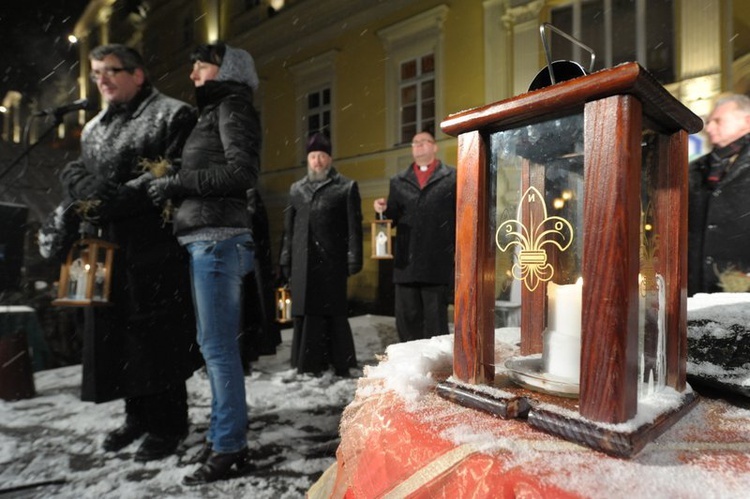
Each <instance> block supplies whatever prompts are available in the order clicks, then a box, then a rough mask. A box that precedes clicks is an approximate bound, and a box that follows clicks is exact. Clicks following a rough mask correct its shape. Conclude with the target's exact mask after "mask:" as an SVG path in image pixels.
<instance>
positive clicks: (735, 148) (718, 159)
mask: <svg viewBox="0 0 750 499" xmlns="http://www.w3.org/2000/svg"><path fill="white" fill-rule="evenodd" d="M748 143H750V134H746V135H743V136H742V137H740V138H739V139H737V140H735V141H734V142H732V143H731V144H728V145H726V146H724V147H715V148H714V150H713V151H711V155H710V156H709V158H708V174H707V175H706V184H708V186H709V187H710V188H711V189H714V188H715V187H716V186H717V185H718V183H719V182H720V181H721V179H722V178H724V174H726V172H727V170H729V167H730V166H732V163H734V158H735V157H736V156H737V155H738V154H739V153H741V152H742V150H743V149H744V148H745V147H746V146H747V145H748Z"/></svg>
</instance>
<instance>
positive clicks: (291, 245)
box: [279, 133, 362, 376]
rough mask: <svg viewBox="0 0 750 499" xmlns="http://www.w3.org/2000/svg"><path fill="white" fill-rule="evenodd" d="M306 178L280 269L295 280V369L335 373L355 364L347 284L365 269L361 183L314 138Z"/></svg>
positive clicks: (289, 218) (297, 188) (294, 193)
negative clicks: (347, 174) (336, 163)
mask: <svg viewBox="0 0 750 499" xmlns="http://www.w3.org/2000/svg"><path fill="white" fill-rule="evenodd" d="M307 152H308V154H307V171H308V173H307V175H306V176H305V177H304V178H303V179H301V180H298V181H297V182H295V183H294V184H292V187H291V189H290V190H289V205H288V206H287V208H286V211H285V216H284V237H283V241H282V249H281V256H280V258H279V264H280V265H281V268H282V270H283V272H284V274H285V275H287V276H289V277H290V279H291V292H292V316H293V317H294V337H293V339H292V367H296V368H297V370H298V371H299V372H310V373H320V372H321V371H323V370H325V369H327V368H328V365H329V364H332V365H333V367H334V370H335V372H336V374H337V375H340V376H348V375H349V369H350V368H351V367H356V365H357V358H356V355H355V351H354V340H353V337H352V330H351V327H350V325H349V321H348V319H347V312H348V305H347V293H346V280H347V278H348V277H349V276H350V275H354V274H356V273H357V272H359V271H360V270H361V269H362V205H361V199H360V196H359V188H358V186H357V183H356V182H354V181H353V180H350V179H348V178H346V177H344V176H343V175H341V174H339V173H338V172H337V171H336V169H335V168H333V166H332V159H331V144H330V141H329V140H328V139H327V138H326V136H325V135H323V134H321V133H319V134H315V135H313V136H312V137H311V138H310V140H309V141H308V145H307Z"/></svg>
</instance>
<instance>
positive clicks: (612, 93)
mask: <svg viewBox="0 0 750 499" xmlns="http://www.w3.org/2000/svg"><path fill="white" fill-rule="evenodd" d="M702 126H703V123H702V121H701V119H700V118H698V117H697V116H696V115H694V114H693V113H692V112H690V110H688V109H687V108H686V107H684V106H683V105H682V104H681V103H680V102H679V101H677V100H676V99H675V98H674V97H672V96H671V95H670V94H669V92H667V91H666V89H664V88H663V87H662V86H661V85H660V84H659V83H658V82H657V81H656V80H655V79H654V78H653V76H651V75H650V74H649V73H648V72H647V71H646V70H644V69H643V68H642V67H641V66H639V65H638V64H637V63H627V64H621V65H619V66H617V67H615V68H612V69H607V70H602V71H598V72H596V73H592V74H590V75H585V76H581V77H578V78H575V79H571V80H568V81H564V82H562V83H557V84H556V85H551V86H548V87H546V88H542V89H539V90H534V91H531V92H528V93H526V94H521V95H519V96H516V97H513V98H510V99H508V100H505V101H502V102H499V103H495V104H490V105H487V106H484V107H481V108H477V109H473V110H468V111H463V112H461V113H457V114H455V115H452V116H450V117H449V118H448V119H447V120H445V121H444V122H443V123H442V129H443V131H444V132H446V133H448V134H450V135H455V136H457V137H458V168H457V171H458V186H459V190H458V202H457V214H456V217H457V222H458V223H457V233H456V291H455V311H456V312H455V317H456V324H455V342H454V358H453V379H452V380H451V381H446V382H444V383H441V384H439V385H438V393H439V394H440V395H442V396H445V397H446V398H449V399H451V400H455V401H457V402H458V403H462V404H463V405H467V406H470V407H475V408H478V409H486V408H488V407H491V408H492V411H491V412H493V413H495V414H496V415H500V416H502V417H514V418H524V419H526V420H527V421H528V423H529V424H530V425H532V426H534V427H535V428H539V429H542V430H544V431H548V432H550V433H553V434H556V435H559V436H561V437H563V438H567V439H570V440H573V441H575V442H578V443H581V444H585V445H588V446H591V447H593V448H596V449H599V450H602V451H604V452H607V453H610V454H614V455H617V456H623V457H630V456H632V455H634V454H635V453H637V452H639V451H640V450H641V449H642V448H643V446H645V445H646V444H647V443H648V442H649V441H651V440H653V439H654V438H656V436H658V435H659V434H661V433H663V432H664V431H665V430H666V429H667V428H669V426H670V425H672V424H673V423H674V422H676V421H677V420H678V419H679V418H680V417H682V416H683V415H684V414H685V413H686V412H687V411H688V410H690V409H691V408H692V407H693V405H694V404H695V402H696V395H695V393H694V392H693V391H692V390H690V389H689V387H687V385H686V360H687V322H686V321H687V319H686V292H685V288H686V281H687V280H686V275H687V265H686V262H687V258H686V254H687V244H686V243H687V223H686V222H685V220H686V219H687V216H686V215H687V176H686V172H687V169H686V167H685V165H686V164H687V138H688V134H689V133H695V132H697V131H699V130H700V129H701V128H702ZM497 276H502V277H503V278H505V276H512V278H513V279H514V280H518V281H520V285H521V300H520V302H521V304H520V307H521V318H520V352H519V353H520V355H519V356H517V357H512V358H500V359H496V358H495V342H494V327H493V325H494V324H493V319H494V304H495V300H496V292H497V289H496V279H497ZM496 370H497V374H498V376H496ZM506 381H508V383H506ZM470 385H492V386H495V387H500V388H501V390H498V391H497V393H493V394H492V395H486V394H487V393H488V392H489V390H486V389H485V390H476V389H472V388H471V386H470ZM529 390H531V391H532V392H531V393H532V395H529ZM538 400H543V402H544V403H543V404H541V403H538ZM650 406H654V407H658V409H656V410H654V412H655V413H656V415H655V416H654V417H653V418H652V419H651V420H649V421H645V422H644V420H645V419H647V418H645V416H644V414H646V413H647V412H648V411H649V407H650Z"/></svg>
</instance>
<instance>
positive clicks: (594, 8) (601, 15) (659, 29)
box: [550, 0, 675, 84]
mask: <svg viewBox="0 0 750 499" xmlns="http://www.w3.org/2000/svg"><path fill="white" fill-rule="evenodd" d="M674 16H675V14H674V1H673V0H649V1H648V2H646V0H575V1H573V2H570V3H568V4H567V5H563V6H560V7H554V8H553V9H552V11H551V16H550V22H551V23H552V25H553V26H554V27H556V28H558V29H560V30H562V31H564V32H566V33H568V34H570V35H572V36H574V37H576V38H577V39H579V40H580V41H581V42H583V43H585V44H586V45H588V46H589V47H591V48H592V49H593V50H594V52H596V58H597V62H596V64H595V67H594V70H599V69H603V68H609V67H613V66H615V65H617V64H620V63H623V62H630V61H637V62H639V63H640V64H641V65H642V66H644V67H645V68H646V69H648V70H649V72H651V73H652V74H653V75H654V76H655V77H656V78H657V79H658V80H659V81H660V82H661V83H663V84H666V83H672V82H674V80H675V68H674V61H675V57H674V50H675V43H674V38H675V31H674ZM555 36H556V35H554V34H553V35H552V38H551V40H552V43H551V46H552V60H558V59H566V60H575V61H578V62H581V63H582V65H583V66H584V67H585V68H586V69H587V70H588V58H587V57H588V54H586V53H583V54H581V53H580V52H579V51H578V50H577V48H576V47H575V46H574V45H573V44H571V43H569V42H567V41H566V40H565V39H563V38H554V37H555Z"/></svg>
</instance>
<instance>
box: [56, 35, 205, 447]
mask: <svg viewBox="0 0 750 499" xmlns="http://www.w3.org/2000/svg"><path fill="white" fill-rule="evenodd" d="M89 58H90V59H91V79H92V81H93V82H94V83H96V86H97V88H98V89H99V93H100V94H101V96H102V99H103V101H104V102H106V103H107V107H106V108H105V109H104V110H102V111H101V112H100V113H99V114H97V115H96V116H95V117H94V118H93V119H92V120H91V121H89V122H88V123H86V126H85V127H84V129H83V133H82V135H81V156H80V158H78V159H77V160H75V161H72V162H70V163H69V164H67V165H66V166H65V168H64V170H63V171H62V174H61V180H62V183H63V187H64V189H65V191H66V192H67V195H68V196H69V197H70V198H71V199H73V200H77V201H85V202H90V203H88V204H89V205H92V206H93V205H95V206H96V213H93V215H95V216H94V218H93V220H92V222H93V223H94V224H96V225H97V229H98V230H99V231H101V234H102V237H103V238H105V239H107V240H109V241H111V242H114V243H116V244H117V245H118V249H117V250H116V251H115V262H114V265H113V278H112V292H111V295H110V301H111V302H112V303H113V306H111V307H98V308H96V309H92V308H87V309H85V310H84V338H83V387H82V395H81V398H82V399H83V400H89V401H94V402H106V401H109V400H113V399H117V398H124V399H125V415H126V417H125V421H124V423H123V424H122V426H120V427H119V428H117V429H116V430H114V431H112V432H111V433H110V434H109V435H108V436H107V437H106V439H105V440H104V443H103V447H104V449H105V450H106V451H111V452H116V451H119V450H120V449H123V448H124V447H126V446H127V445H129V444H130V443H131V442H134V441H135V440H137V439H138V438H140V437H141V436H143V435H144V434H145V438H144V439H143V442H142V443H141V444H140V446H139V447H138V450H137V451H136V452H135V455H134V459H135V460H136V461H150V460H154V459H161V458H163V457H166V456H168V455H170V454H172V453H173V452H174V451H175V450H176V449H177V447H178V445H179V444H180V442H181V440H182V438H183V437H184V436H185V435H186V434H187V430H188V411H187V391H186V387H185V380H186V379H187V378H189V377H190V376H191V375H192V373H193V371H194V370H195V369H196V368H197V367H198V366H199V365H200V362H201V360H200V354H199V353H198V347H197V345H195V344H194V340H195V316H194V313H193V306H192V300H191V298H190V278H189V274H188V260H187V254H186V252H185V251H184V250H183V249H182V248H180V246H179V245H178V244H177V240H176V239H175V237H174V236H173V235H172V229H171V227H170V226H168V225H167V226H165V224H164V221H163V219H162V213H161V209H157V208H156V207H155V206H154V205H153V204H152V203H151V201H150V199H149V197H148V196H147V194H146V189H145V184H144V183H143V182H138V181H136V179H138V178H142V177H139V176H140V175H141V171H140V170H141V167H140V164H141V163H142V161H143V160H151V161H153V162H157V160H159V161H160V160H162V159H166V160H167V161H172V160H173V159H175V158H179V156H180V153H181V150H182V147H183V144H184V143H185V139H186V138H187V135H188V134H189V133H190V130H191V129H192V127H193V126H194V124H195V113H194V111H193V109H192V108H191V107H190V106H189V105H187V104H186V103H184V102H181V101H178V100H176V99H172V98H170V97H167V96H165V95H163V94H161V93H160V92H159V91H157V90H156V89H155V88H154V87H153V86H152V85H151V82H150V80H149V77H148V74H147V72H146V69H145V66H144V63H143V59H142V57H141V55H140V54H139V53H138V52H136V51H135V50H133V49H131V48H129V47H126V46H124V45H119V44H112V45H103V46H100V47H97V48H95V49H94V50H92V51H91V54H90V55H89ZM144 175H146V174H144Z"/></svg>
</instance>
